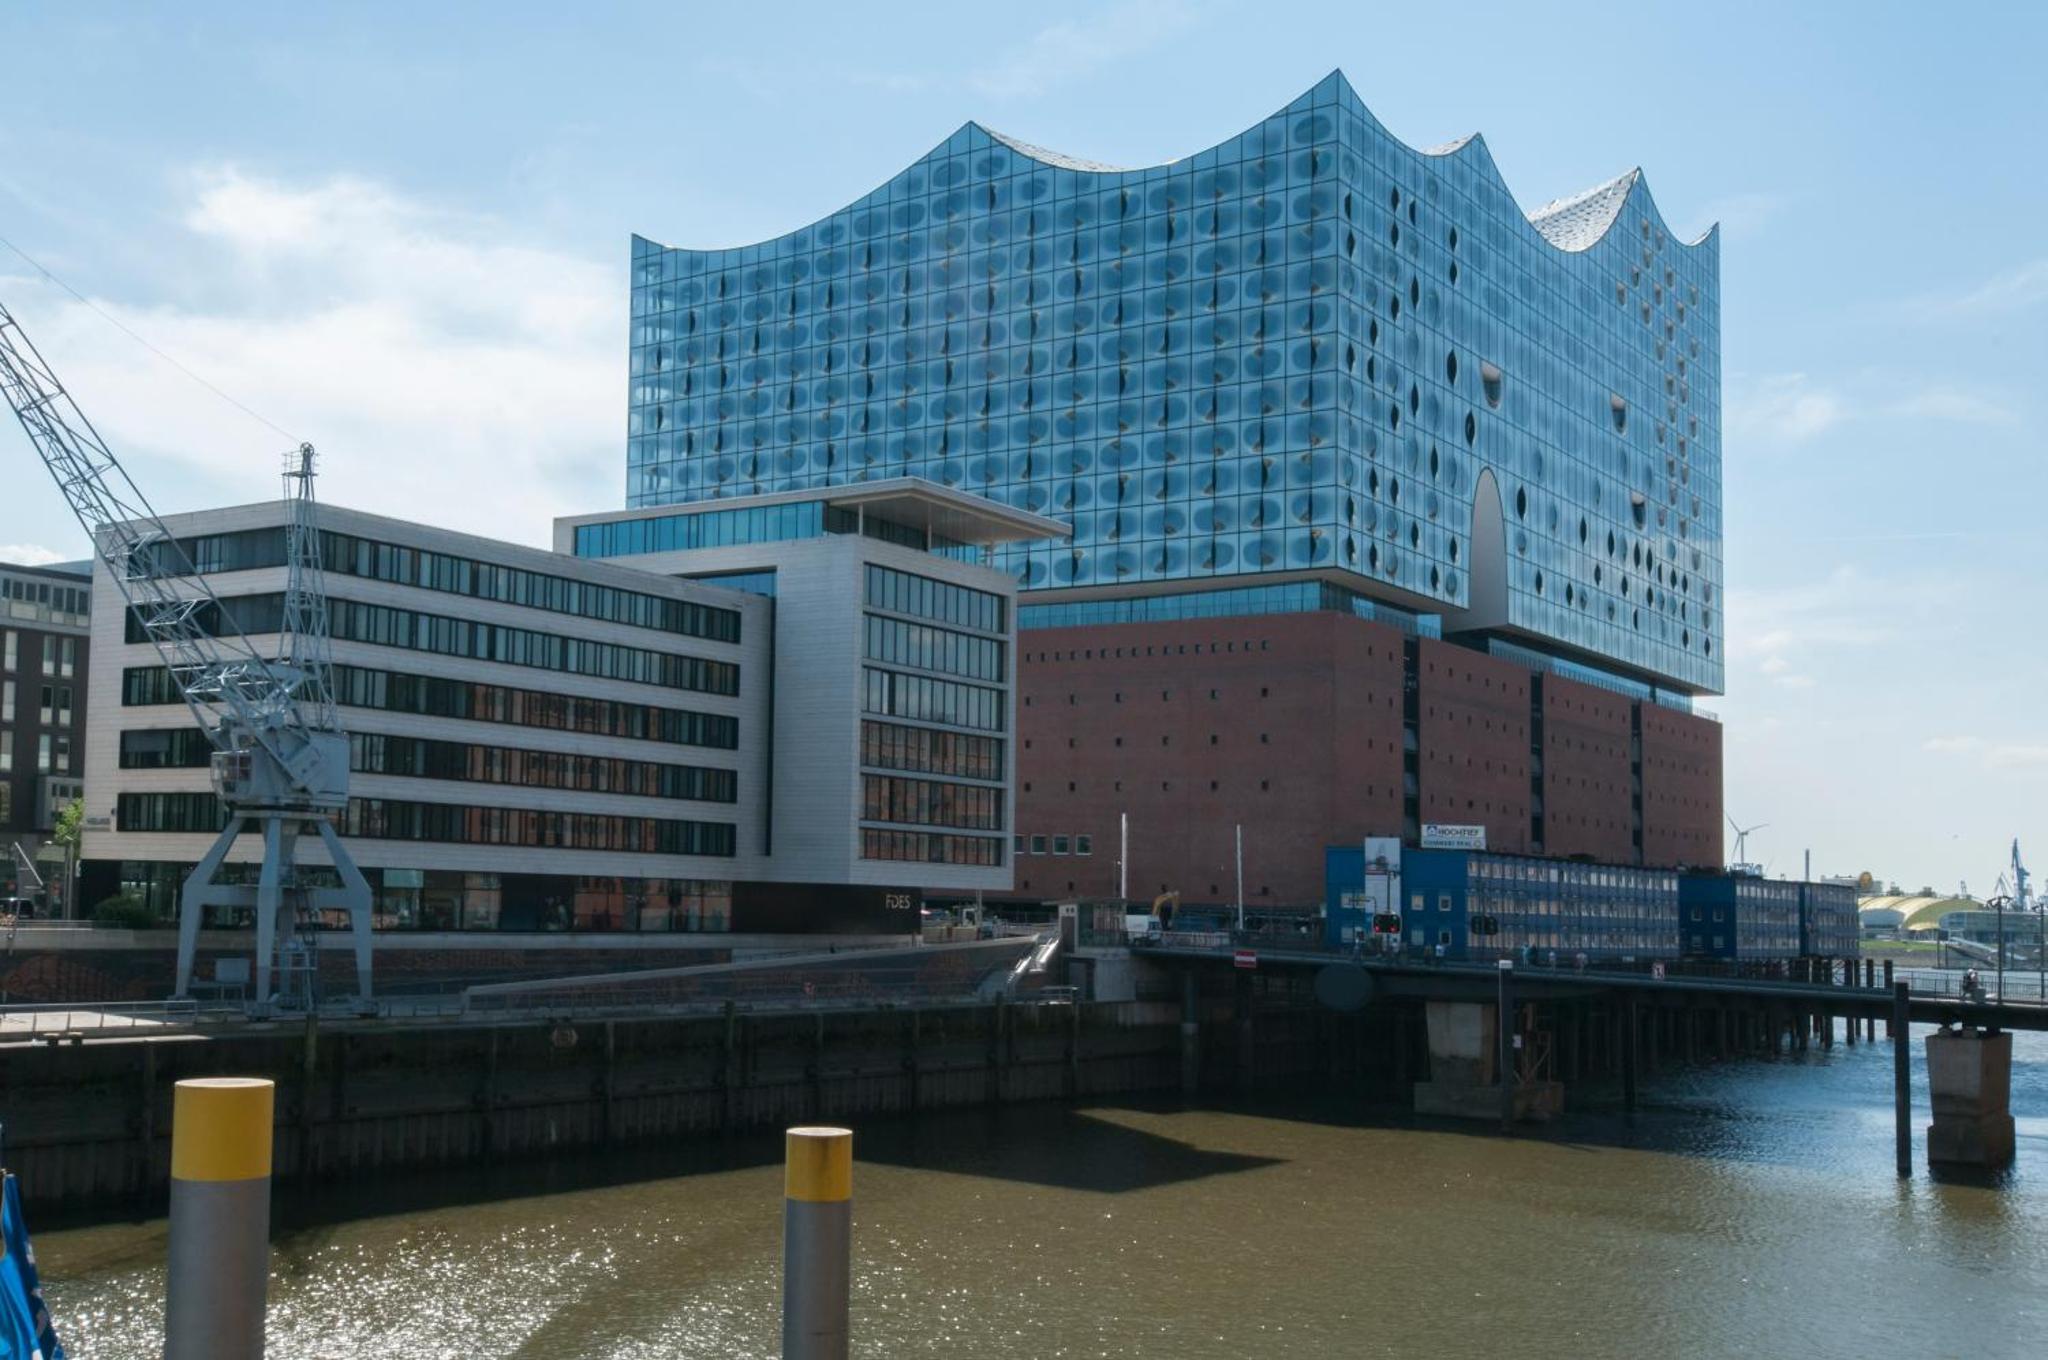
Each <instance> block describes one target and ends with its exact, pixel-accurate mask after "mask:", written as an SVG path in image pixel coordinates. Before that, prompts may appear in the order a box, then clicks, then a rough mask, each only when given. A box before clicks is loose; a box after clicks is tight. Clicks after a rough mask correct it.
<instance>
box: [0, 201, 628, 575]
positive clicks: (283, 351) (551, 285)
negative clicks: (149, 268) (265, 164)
mask: <svg viewBox="0 0 2048 1360" xmlns="http://www.w3.org/2000/svg"><path fill="white" fill-rule="evenodd" d="M182 221H183V226H184V228H185V230H186V232H187V233H188V234H187V236H186V237H184V238H183V239H179V240H174V241H171V242H167V243H166V250H167V253H169V254H171V255H173V256H175V257H177V259H178V264H177V265H176V267H177V268H179V269H181V270H183V271H185V277H184V279H183V287H182V289H181V294H182V296H183V297H185V298H188V299H192V300H191V301H188V302H184V303H180V304H177V305H165V306H157V307H153V308H137V307H132V306H126V305H124V304H122V303H121V302H119V301H118V300H109V299H105V298H101V299H96V301H97V302H98V305H99V306H101V307H102V308H103V309H104V310H106V311H107V312H109V313H110V314H112V315H113V316H115V317H116V318H118V319H119V320H120V321H121V322H122V324H124V325H127V326H129V327H131V328H132V329H134V330H135V331H137V332H139V333H140V334H141V335H143V336H145V337H147V338H148V339H149V340H150V341H151V342H152V343H153V344H155V345H156V346H157V347H158V348H160V349H162V350H164V351H166V352H168V353H169V354H171V355H173V356H175V357H176V358H177V359H178V360H179V361H180V362H181V363H183V364H185V365H186V366H188V367H190V368H191V369H193V370H194V371H196V372H197V373H199V374H201V375H203V376H205V377H206V378H207V379H208V380H210V381H211V382H213V383H215V384H217V385H218V386H219V387H221V388H222V389H224V390H225V391H227V392H229V393H232V394H233V395H234V396H235V397H237V398H238V399H239V400H241V401H244V402H246V403H247V404H248V405H249V406H251V407H253V408H254V409H255V410H257V411H260V412H262V413H263V414H264V415H266V416H268V417H269V418H270V419H272V420H274V421H277V422H278V423H279V424H281V425H283V426H284V427H285V428H287V429H290V430H292V431H294V432H295V433H296V434H298V435H299V436H301V437H303V438H306V439H310V440H311V441H312V442H313V443H314V444H316V445H317V446H318V447H319V448H320V450H321V454H322V464H321V465H322V472H323V478H322V482H321V488H320V491H321V496H322V498H323V499H325V500H328V501H331V502H335V503H338V504H343V505H348V506H351V507H353V508H357V509H362V510H370V511H375V512H379V513H383V514H390V515H398V516H404V517H407V518H415V519H422V520H426V521H430V522H432V523H435V524H439V525H443V526H445V527H449V528H454V529H461V530H466V531H469V532H473V533H484V534H490V535H494V536H498V537H504V538H510V539H516V540H520V541H525V542H533V543H543V542H546V541H547V537H548V530H549V521H550V517H551V516H552V515H554V514H558V513H564V512H567V511H571V510H575V509H582V508H591V509H597V508H604V507H607V506H610V505H613V504H616V503H617V502H618V501H619V499H620V491H621V486H622V484H623V480H624V470H625V460H624V437H623V436H624V419H623V411H624V401H623V398H624V395H625V394H624V391H623V375H624V371H625V363H624V361H625V344H624V339H625V300H626V288H627V284H626V280H625V278H623V277H622V276H621V275H620V272H619V270H618V269H616V268H615V267H613V266H610V265H600V264H597V263H594V262H592V261H589V260H585V259H581V258H579V257H575V256H571V255H567V254H564V253H560V252H557V251H552V250H549V249H546V248H543V247H538V246H529V245H524V244H521V243H519V242H517V241H515V240H512V239H509V237H510V233H509V232H508V231H507V229H506V228H505V227H504V226H503V225H502V224H500V223H497V222H495V221H492V220H489V219H485V218H478V217H471V216H466V215H462V214H458V213H453V212H448V211H445V210H442V209H439V208H436V207H434V206H432V205H429V204H425V203H422V202H419V201H416V200H413V199H410V198H407V197H405V196H404V195H401V194H399V193H397V192H396V191H394V190H392V189H390V188H388V187H386V186H383V185H379V184H376V183H373V182H371V181H368V180H363V179H359V178H354V177H349V176H336V177H333V178H329V179H326V180H323V181H320V182H317V183H312V184H289V183H282V182H278V181H273V180H268V179H263V178H259V177H256V176H252V175H248V174H245V173H243V172H241V171H239V170H236V169H233V168H225V169H218V170H214V171H210V172H207V173H205V174H203V175H200V176H198V177H196V178H195V179H194V181H193V183H192V197H191V201H190V205H189V207H188V209H187V211H186V212H185V213H184V215H183V219H182ZM6 287H7V288H8V291H9V294H10V296H11V297H14V298H19V299H20V302H19V303H18V305H17V307H16V311H17V313H18V314H19V315H20V316H21V318H22V320H23V321H24V323H25V324H26V325H27V326H28V328H29V329H30V330H31V332H32V333H33V334H34V336H35V338H36V341H37V343H38V345H39V346H41V347H42V349H43V351H44V353H45V354H46V355H47V356H48V357H49V358H50V360H51V361H52V363H53V364H54V366H55V367H56V368H57V370H58V372H59V373H60V374H61V375H62V376H63V377H64V379H65V381H66V383H67V385H68V386H69V387H70V388H71V389H72V391H73V393H74V394H75V395H76V396H77V398H78V400H79V403H80V405H81V406H82V407H83V408H84V409H85V411H86V413H87V415H88V417H89V418H90V419H92V420H93V421H94V423H95V424H96V425H97V426H98V427H99V429H100V431H101V433H102V434H104V435H105V436H107V438H108V440H109V442H110V443H111V444H112V445H113V446H114V447H115V449H116V450H117V451H118V452H120V453H121V454H122V455H123V457H124V459H126V460H128V461H129V462H130V463H131V471H132V472H133V474H134V476H135V478H136V480H137V481H138V482H139V483H141V484H142V486H143V487H144V489H145V491H146V492H147V493H148V494H149V495H150V496H151V497H152V499H153V500H155V501H156V503H157V508H158V509H160V510H164V511H170V510H177V509H189V508H198V507H200V506H204V505H207V504H225V503H238V502H246V501H257V500H265V499H270V498H273V497H275V496H277V495H278V494H280V492H279V483H278V471H279V467H280V463H279V455H280V453H281V452H282V450H283V447H284V440H283V439H282V437H281V436H279V435H278V434H276V433H275V432H273V431H270V430H267V429H264V428H262V427H261V426H258V425H255V424H254V423H253V422H251V421H248V420H246V419H245V418H244V417H242V416H241V415H239V414H237V413H236V412H235V411H233V410H232V408H230V407H228V406H226V405H224V404H223V403H222V402H221V401H220V400H219V398H217V397H215V396H213V395H211V394H209V393H207V392H206V391H205V390H204V389H202V388H201V387H199V386H198V385H197V384H195V383H193V382H192V381H191V380H190V379H188V378H187V377H185V376H184V375H182V374H180V373H178V372H177V371H176V370H174V369H173V368H171V367H170V366H169V365H167V364H164V363H162V362H161V361H159V360H157V359H155V358H153V357H151V356H149V355H147V354H145V353H144V352H142V351H141V350H139V349H138V348H137V347H136V346H135V345H134V343H133V342H132V341H130V340H128V339H127V338H125V337H123V336H121V335H119V334H118V333H116V332H115V331H113V330H112V329H111V328H109V327H108V326H107V324H106V323H105V321H103V320H102V319H100V318H99V317H96V316H94V315H92V314H91V313H90V312H89V311H88V310H87V309H86V308H85V307H83V306H81V305H80V304H78V303H77V302H75V301H73V300H71V299H69V298H67V297H65V296H64V295H62V294H60V293H58V292H57V291H56V290H54V289H53V288H50V287H48V286H47V285H45V284H40V283H39V282H37V281H31V280H9V281H7V283H6ZM164 460H169V461H170V463H171V464H173V465H174V466H172V467H167V466H166V463H165V461H164ZM167 488H168V491H167V490H166V489H167ZM8 527H9V526H7V525H5V524H4V523H0V531H4V530H5V529H6V528H8Z"/></svg>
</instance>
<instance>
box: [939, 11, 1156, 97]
mask: <svg viewBox="0 0 2048 1360" xmlns="http://www.w3.org/2000/svg"><path fill="white" fill-rule="evenodd" d="M1195 17H1196V13H1195V8H1194V6H1192V5H1189V4H1184V3H1179V2H1178V0H1122V3H1118V4H1110V5H1105V6H1103V7H1101V8H1100V9H1097V10H1096V11H1095V12H1094V13H1093V14H1091V15H1089V16H1088V17H1086V18H1083V19H1068V20H1064V21H1062V22H1060V23H1056V24H1050V25H1048V26H1046V27H1044V28H1041V29H1039V30H1038V31H1037V32H1036V33H1033V34H1032V35H1031V36H1030V37H1029V38H1027V39H1025V40H1024V42H1023V44H1022V45H1021V46H1019V47H1016V48H1014V49H1013V50H1011V51H1009V52H1007V53H1005V54H1004V55H1003V56H1002V57H1001V58H999V59H998V60H997V61H995V62H993V63H991V64H990V65H988V66H984V67H982V68H981V69H979V70H977V71H974V72H971V73H970V74H969V75H968V77H967V85H968V87H969V88H970V89H972V90H974V91H975V92H977V93H979V94H982V95H986V96H988V97H990V98H992V99H1021V98H1028V97H1031V96H1034V95H1042V94H1045V93H1046V92H1047V91H1049V90H1051V89H1053V88H1054V87H1055V86H1058V85H1063V84H1065V83H1067V82H1068V81H1071V80H1073V79H1075V78H1077V77H1079V76H1083V75H1086V74H1088V73H1089V72H1090V71H1093V70H1096V69H1097V68H1099V67H1102V66H1106V65H1108V64H1109V63H1111V62H1114V61H1119V60H1122V59H1123V58H1126V57H1130V56H1135V55H1137V54H1138V53H1140V52H1144V51H1146V50H1148V49H1150V48H1152V47H1155V46H1157V45H1158V44H1159V43H1160V42H1161V41H1163V40H1164V39H1166V38H1168V37H1171V36H1172V35H1173V34H1175V33H1177V32H1179V31H1180V30H1182V29H1184V28H1186V27H1188V26H1189V25H1190V24H1192V23H1193V22H1194V20H1195Z"/></svg>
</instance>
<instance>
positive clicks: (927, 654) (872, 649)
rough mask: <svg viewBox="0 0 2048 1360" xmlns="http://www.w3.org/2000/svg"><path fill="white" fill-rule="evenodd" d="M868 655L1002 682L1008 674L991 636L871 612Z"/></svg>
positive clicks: (926, 669) (971, 677)
mask: <svg viewBox="0 0 2048 1360" xmlns="http://www.w3.org/2000/svg"><path fill="white" fill-rule="evenodd" d="M867 658H868V660H870V661H885V662H888V663H889V664H891V665H895V666H915V667H916V668H917V669H919V670H924V671H945V672H946V673H947V674H949V675H964V676H966V677H967V678H968V679H970V680H994V681H996V682H997V683H1001V682H1002V681H1003V680H1004V679H1005V678H1007V676H1008V670H1007V668H1006V667H1005V665H1004V661H1003V644H1002V643H1000V642H997V641H995V640H994V639H993V638H981V637H974V636H972V635H970V634H967V633H956V632H954V631H952V630H951V629H950V628H934V627H932V626H931V625H929V624H923V623H907V622H905V621H904V620H902V619H885V618H880V617H878V616H876V615H874V614H870V615H868V616H867Z"/></svg>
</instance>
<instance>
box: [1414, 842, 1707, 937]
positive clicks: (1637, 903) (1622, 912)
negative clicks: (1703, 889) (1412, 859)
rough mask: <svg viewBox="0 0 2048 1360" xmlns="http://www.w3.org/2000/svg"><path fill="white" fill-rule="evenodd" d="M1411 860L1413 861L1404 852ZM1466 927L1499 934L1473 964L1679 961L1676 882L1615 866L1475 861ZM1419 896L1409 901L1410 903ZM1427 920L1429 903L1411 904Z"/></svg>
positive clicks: (1664, 874)
mask: <svg viewBox="0 0 2048 1360" xmlns="http://www.w3.org/2000/svg"><path fill="white" fill-rule="evenodd" d="M1406 853H1408V854H1410V855H1412V854H1414V853H1416V852H1413V851H1409V852H1406ZM1466 873H1467V876H1468V877H1467V894H1466V906H1467V920H1468V922H1469V920H1470V918H1471V917H1473V916H1490V917H1492V918H1493V921H1494V923H1495V925H1496V926H1497V927H1498V930H1497V933H1495V934H1493V935H1490V936H1485V937H1474V938H1473V939H1472V940H1471V944H1470V946H1469V948H1468V953H1469V954H1470V955H1471V956H1472V957H1486V956H1487V955H1488V954H1489V953H1497V954H1502V955H1515V954H1523V953H1525V952H1526V951H1528V950H1531V949H1534V950H1538V951H1544V952H1545V953H1546V955H1547V951H1549V950H1553V949H1554V950H1556V951H1557V952H1558V954H1559V955H1560V956H1561V957H1571V956H1573V955H1577V954H1581V953H1583V954H1585V955H1586V957H1587V958H1588V959H1613V958H1623V957H1640V958H1672V957H1675V956H1676V955H1677V953H1678V875H1677V874H1675V873H1671V872H1668V871H1660V870H1656V869H1635V868H1628V867H1624V866H1620V865H1611V864H1574V863H1560V862H1559V861H1556V860H1544V859H1530V858H1525V857H1522V856H1517V855H1472V856H1470V858H1469V860H1468V862H1467V866H1466ZM1413 897H1414V895H1413V894H1411V898H1413ZM1409 906H1410V909H1411V917H1412V918H1413V919H1415V920H1426V919H1427V902H1426V901H1425V900H1422V899H1420V898H1417V899H1415V900H1411V902H1410V903H1409Z"/></svg>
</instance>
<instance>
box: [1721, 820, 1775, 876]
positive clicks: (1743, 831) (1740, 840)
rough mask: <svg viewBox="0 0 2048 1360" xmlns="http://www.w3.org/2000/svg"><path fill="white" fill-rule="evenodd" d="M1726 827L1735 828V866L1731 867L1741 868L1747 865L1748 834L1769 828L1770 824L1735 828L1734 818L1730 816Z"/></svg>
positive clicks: (1761, 823) (1759, 823)
mask: <svg viewBox="0 0 2048 1360" xmlns="http://www.w3.org/2000/svg"><path fill="white" fill-rule="evenodd" d="M1728 825H1730V826H1733V827H1735V864H1734V866H1733V867H1735V868H1742V867H1744V866H1746V865H1747V864H1748V863H1749V855H1748V850H1749V833H1750V832H1752V831H1761V830H1763V829H1764V828H1765V827H1767V826H1769V825H1770V823H1769V822H1758V823H1757V824H1756V825H1755V826H1737V825H1736V822H1735V818H1734V817H1732V816H1731V817H1729V818H1728Z"/></svg>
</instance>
